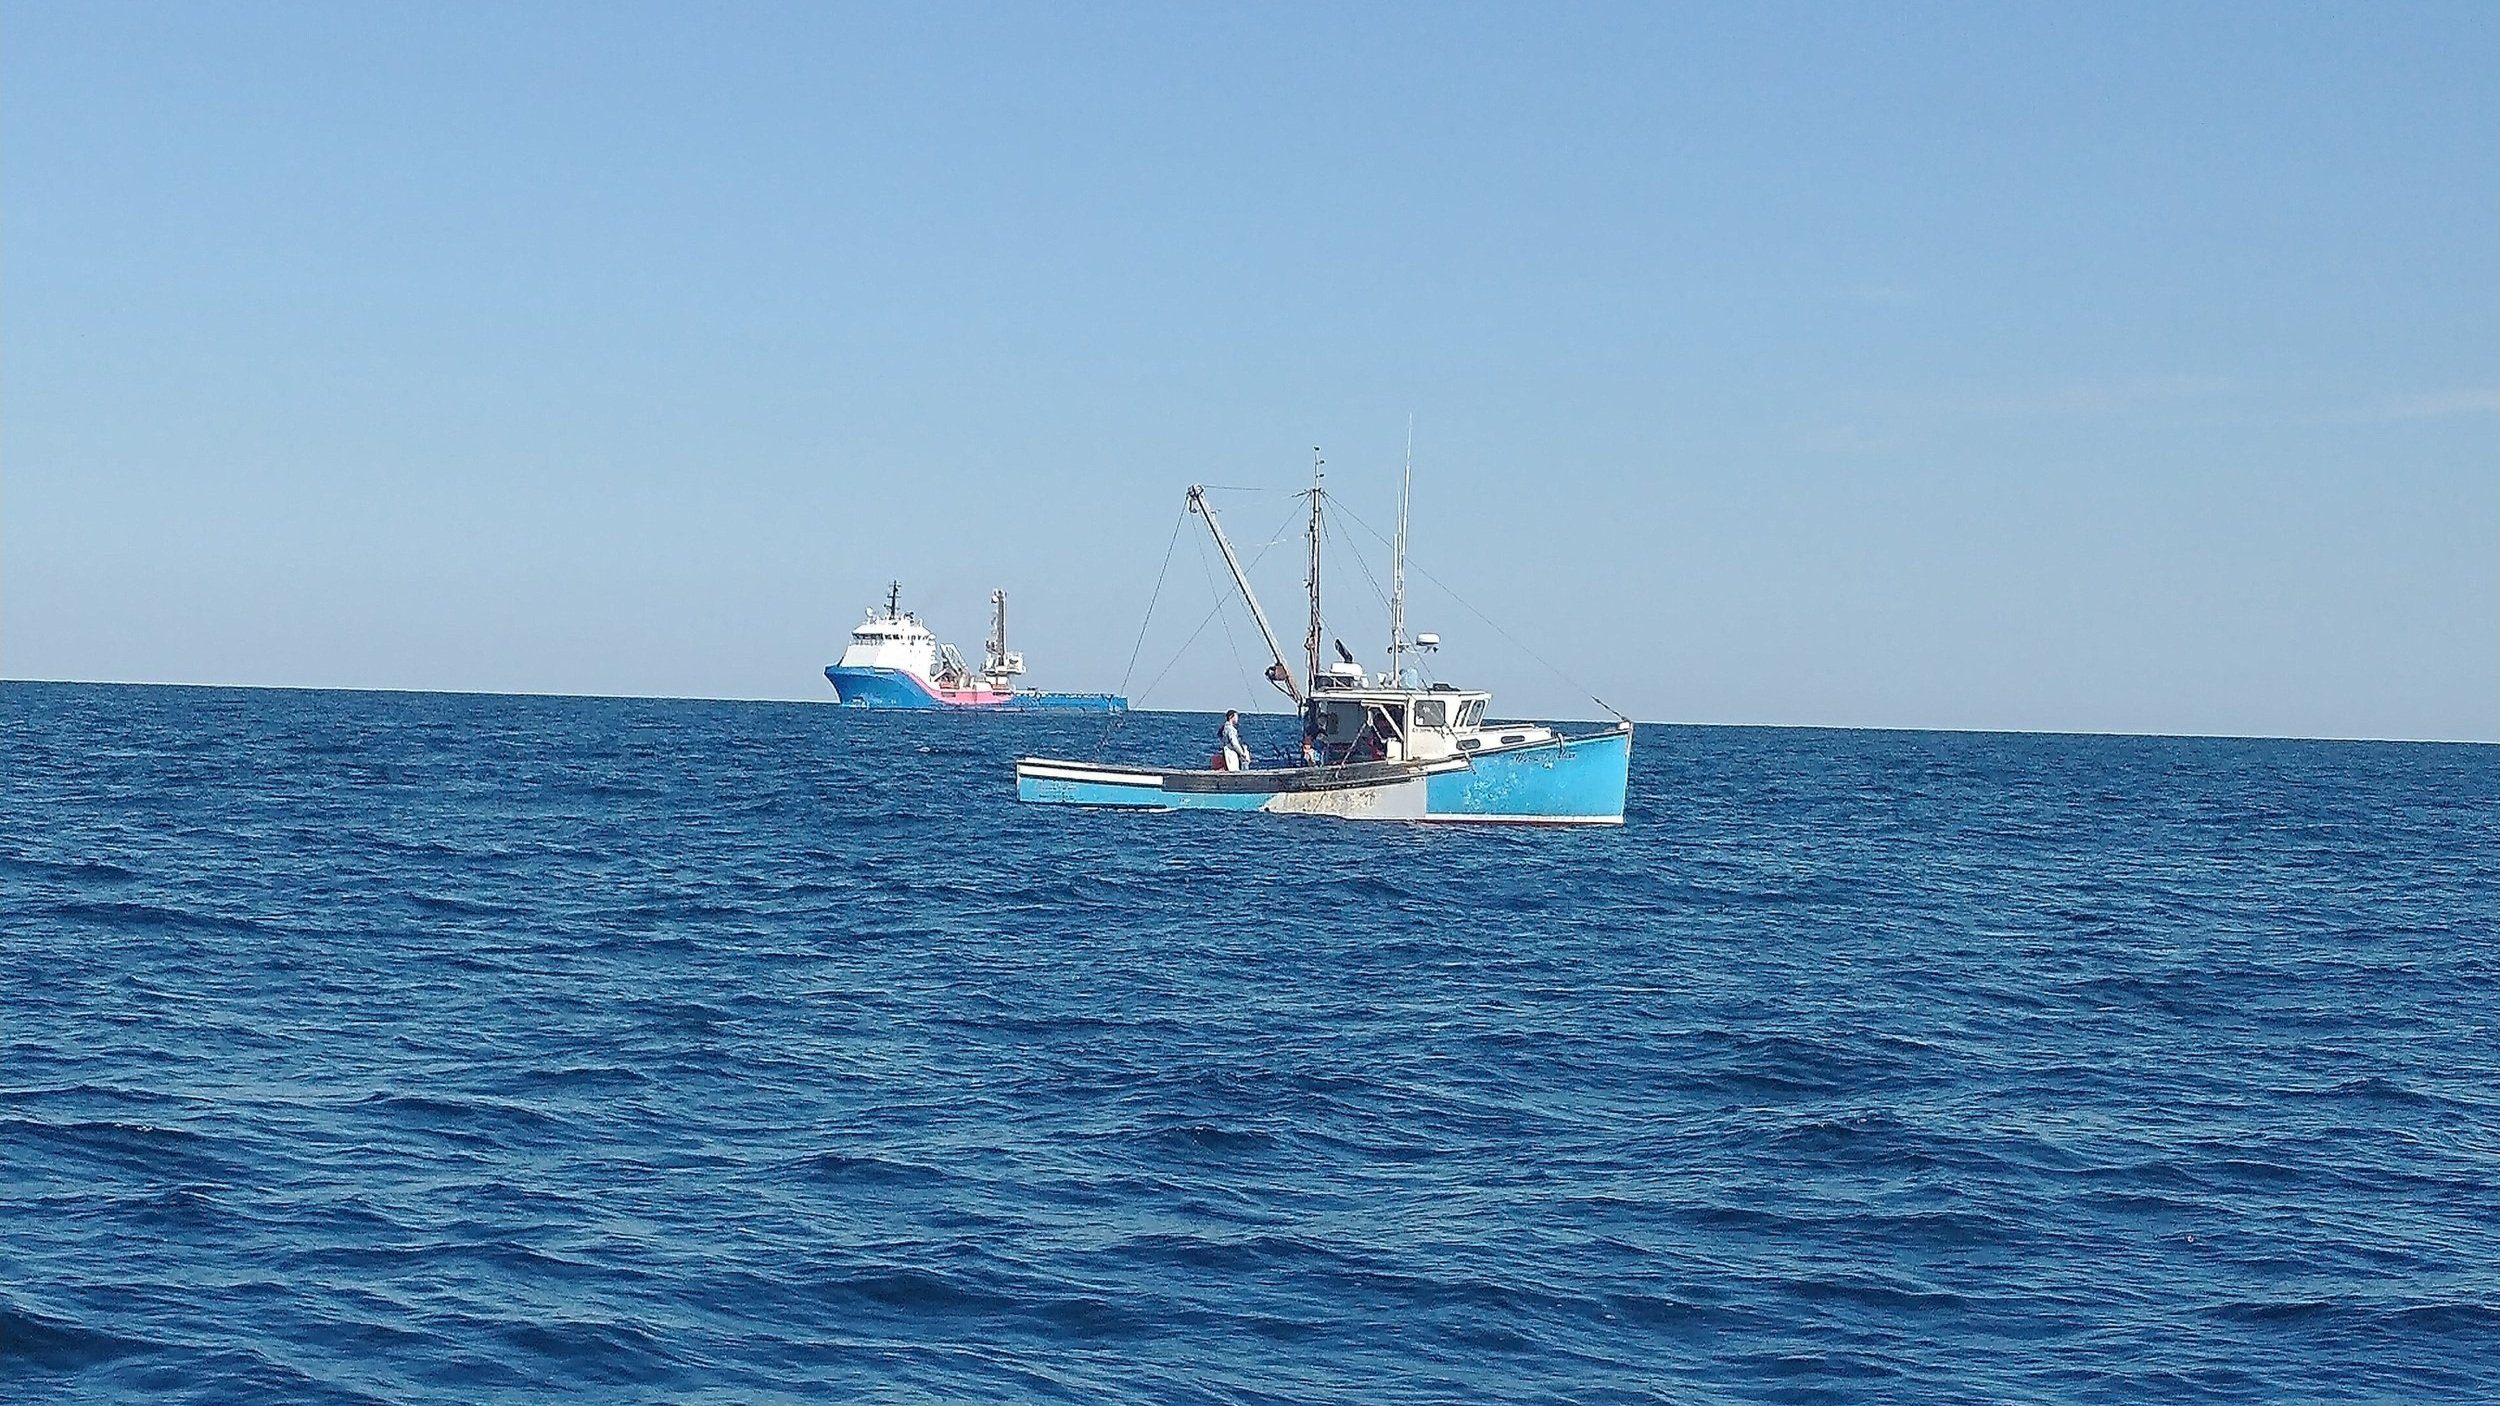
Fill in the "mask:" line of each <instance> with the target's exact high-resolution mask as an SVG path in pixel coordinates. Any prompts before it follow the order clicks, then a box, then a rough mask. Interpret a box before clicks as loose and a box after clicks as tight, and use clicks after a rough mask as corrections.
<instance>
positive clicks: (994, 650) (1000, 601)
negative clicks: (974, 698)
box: [989, 590, 1007, 674]
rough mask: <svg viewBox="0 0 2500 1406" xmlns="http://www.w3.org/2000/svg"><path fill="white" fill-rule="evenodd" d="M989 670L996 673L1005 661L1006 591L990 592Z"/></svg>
mask: <svg viewBox="0 0 2500 1406" xmlns="http://www.w3.org/2000/svg"><path fill="white" fill-rule="evenodd" d="M989 654H990V657H989V671H990V672H991V673H993V674H995V673H997V672H998V671H999V670H1000V669H1001V668H1002V667H1004V666H1005V664H1006V663H1007V593H1006V592H1005V591H1003V590H998V591H992V592H990V649H989Z"/></svg>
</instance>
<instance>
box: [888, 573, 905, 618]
mask: <svg viewBox="0 0 2500 1406" xmlns="http://www.w3.org/2000/svg"><path fill="white" fill-rule="evenodd" d="M885 618H886V619H888V620H900V619H902V618H903V583H902V582H900V581H888V582H887V583H886V586H885Z"/></svg>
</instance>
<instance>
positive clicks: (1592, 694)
mask: <svg viewBox="0 0 2500 1406" xmlns="http://www.w3.org/2000/svg"><path fill="white" fill-rule="evenodd" d="M1337 510H1338V511H1339V512H1342V513H1344V514H1345V515H1346V517H1347V519H1348V520H1350V521H1352V522H1353V523H1354V525H1355V526H1357V527H1360V528H1362V529H1363V530H1364V531H1365V532H1368V533H1370V534H1371V535H1372V540H1373V541H1376V542H1378V543H1379V544H1380V545H1382V546H1384V547H1387V546H1390V542H1389V539H1388V538H1386V537H1383V536H1381V535H1380V531H1379V529H1378V528H1375V527H1373V526H1372V525H1371V524H1370V523H1368V522H1365V521H1363V519H1362V518H1361V517H1359V516H1357V515H1356V514H1355V512H1354V510H1353V509H1351V508H1348V507H1346V505H1345V504H1344V503H1342V502H1340V503H1338V504H1337ZM1392 550H1394V548H1392ZM1356 560H1358V561H1359V560H1361V558H1359V557H1358V558H1356ZM1407 565H1409V566H1412V567H1414V568H1415V571H1416V573H1417V574H1418V575H1421V576H1422V577H1423V578H1424V579H1425V580H1427V581H1430V582H1431V583H1432V584H1434V585H1436V586H1439V587H1440V588H1441V592H1442V594H1444V595H1446V596H1448V597H1449V598H1450V599H1451V600H1454V601H1456V602H1458V604H1459V606H1460V608H1462V609H1464V610H1465V611H1466V612H1467V613H1468V614H1470V615H1473V616H1474V617H1476V618H1477V619H1478V620H1481V621H1483V622H1484V625H1485V628H1487V629H1489V630H1491V631H1492V632H1493V633H1495V634H1497V635H1499V636H1501V637H1502V638H1503V639H1504V640H1507V641H1509V643H1510V646H1511V648H1513V649H1516V650H1518V651H1519V652H1520V653H1522V654H1525V655H1527V656H1528V657H1529V658H1530V659H1533V660H1535V661H1536V662H1537V663H1539V664H1542V665H1544V666H1545V668H1546V669H1547V671H1548V672H1550V673H1552V674H1553V676H1554V677H1555V678H1558V679H1560V680H1562V681H1563V682H1564V683H1567V684H1569V685H1571V686H1572V687H1573V688H1576V689H1578V690H1579V691H1580V692H1582V693H1584V694H1586V695H1588V700H1589V701H1590V702H1591V703H1594V704H1596V705H1597V706H1598V707H1600V708H1603V709H1605V710H1606V711H1607V712H1609V713H1612V714H1614V715H1615V717H1616V718H1617V719H1618V720H1620V721H1623V722H1627V723H1628V722H1630V721H1632V718H1631V715H1630V714H1628V713H1626V712H1624V711H1623V710H1622V709H1620V708H1618V707H1616V706H1615V705H1614V704H1612V703H1609V702H1607V701H1606V700H1605V699H1603V698H1600V697H1598V696H1597V693H1596V691H1595V690H1593V689H1591V688H1590V687H1589V686H1588V685H1587V684H1584V683H1582V682H1580V681H1579V680H1578V679H1576V678H1574V677H1572V676H1571V675H1570V674H1567V673H1565V672H1563V669H1562V666H1561V665H1559V664H1556V663H1555V662H1554V661H1553V660H1551V659H1548V658H1546V657H1545V656H1544V655H1542V654H1539V653H1537V652H1536V651H1535V650H1533V649H1530V648H1529V647H1528V646H1527V645H1526V644H1525V643H1523V642H1522V641H1521V640H1520V639H1519V637H1518V636H1516V635H1514V634H1512V633H1511V632H1510V631H1508V630H1505V629H1503V628H1502V627H1501V625H1500V624H1499V623H1497V622H1496V621H1495V620H1494V619H1493V617H1492V616H1490V615H1487V614H1485V613H1484V612H1483V611H1481V610H1478V609H1476V607H1475V606H1474V605H1472V604H1469V602H1468V600H1467V598H1466V597H1465V596H1462V595H1460V594H1459V593H1458V592H1456V591H1454V590H1451V589H1450V585H1449V583H1448V582H1446V581H1444V580H1442V579H1441V578H1440V577H1438V576H1435V575H1433V574H1432V573H1431V572H1430V571H1427V570H1425V569H1424V568H1423V567H1422V566H1421V565H1419V564H1418V563H1416V562H1415V560H1414V559H1413V558H1411V557H1410V558H1408V560H1407Z"/></svg>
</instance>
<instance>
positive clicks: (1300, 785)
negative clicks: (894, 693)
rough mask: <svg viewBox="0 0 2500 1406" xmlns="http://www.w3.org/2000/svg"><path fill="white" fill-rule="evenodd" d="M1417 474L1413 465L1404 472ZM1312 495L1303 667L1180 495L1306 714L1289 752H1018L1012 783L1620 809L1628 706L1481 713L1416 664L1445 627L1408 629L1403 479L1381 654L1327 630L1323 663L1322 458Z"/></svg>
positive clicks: (1593, 811)
mask: <svg viewBox="0 0 2500 1406" xmlns="http://www.w3.org/2000/svg"><path fill="white" fill-rule="evenodd" d="M1412 482H1413V473H1412V469H1411V467H1410V469H1409V472H1408V474H1407V484H1408V485H1409V486H1410V487H1411V484H1412ZM1307 496H1308V497H1309V499H1310V527H1309V537H1310V553H1311V555H1310V576H1309V578H1308V582H1307V584H1308V586H1309V593H1310V628H1309V632H1308V634H1307V636H1306V638H1305V640H1304V646H1305V650H1306V653H1307V655H1308V658H1307V661H1306V663H1307V668H1306V670H1305V671H1304V672H1303V673H1302V675H1301V676H1300V677H1299V678H1297V677H1296V675H1295V671H1294V670H1293V669H1292V668H1290V667H1289V666H1288V665H1287V664H1286V663H1285V653H1284V649H1283V648H1282V646H1280V645H1279V644H1278V643H1277V640H1276V632H1275V630H1274V629H1273V628H1271V627H1270V626H1269V624H1268V620H1267V613H1266V611H1265V610H1263V609H1262V608H1261V607H1260V605H1259V598H1258V594H1257V593H1256V592H1255V591H1253V590H1252V589H1251V587H1250V579H1249V577H1248V575H1247V574H1246V573H1245V572H1244V571H1243V570H1242V566H1241V562H1240V559H1239V558H1238V557H1236V556H1235V555H1234V552H1233V547H1232V543H1231V542H1230V540H1228V539H1227V538H1226V536H1225V535H1224V528H1223V525H1222V524H1221V523H1219V522H1218V521H1217V520H1216V516H1215V509H1214V507H1213V506H1212V505H1211V504H1209V503H1208V502H1207V499H1206V492H1205V490H1204V489H1203V488H1198V487H1192V488H1191V489H1190V490H1189V493H1188V498H1187V511H1188V512H1190V513H1193V514H1195V515H1197V516H1198V517H1199V518H1201V519H1202V520H1204V522H1205V523H1206V526H1207V531H1208V532H1209V534H1211V535H1212V536H1213V538H1214V539H1215V546H1216V550H1217V552H1218V554H1219V555H1220V556H1222V558H1223V560H1224V564H1225V566H1226V567H1227V568H1228V569H1230V571H1231V572H1232V576H1233V583H1234V585H1235V586H1237V587H1238V588H1239V589H1240V592H1241V597H1242V600H1243V602H1244V603H1245V604H1246V605H1247V606H1248V608H1249V613H1250V617H1251V620H1252V621H1253V622H1254V623H1255V624H1256V625H1257V626H1258V630H1259V635H1260V638H1261V639H1262V640H1264V641H1265V643H1266V645H1267V649H1268V654H1269V656H1270V657H1271V658H1272V660H1273V661H1274V662H1273V663H1271V664H1270V665H1269V667H1268V670H1267V678H1268V681H1269V682H1271V683H1273V684H1275V685H1276V686H1277V687H1278V688H1280V689H1282V690H1283V691H1284V692H1285V693H1286V694H1287V695H1288V696H1289V697H1291V698H1292V699H1293V701H1294V704H1295V707H1296V710H1297V712H1298V713H1299V715H1300V717H1301V719H1302V735H1303V745H1302V751H1301V760H1300V764H1298V765H1293V766H1283V767H1273V768H1267V769H1256V768H1236V767H1234V766H1230V765H1217V766H1212V767H1206V768H1199V767H1141V766H1126V765H1117V764H1108V763H1103V762H1099V761H1072V760H1066V759H1061V758H1052V757H1026V758H1024V759H1022V760H1020V761H1018V762H1017V763H1016V798H1017V799H1018V800H1020V801H1031V802H1037V803H1040V804H1046V805H1075V806H1097V807H1105V808H1112V809H1128V810H1257V811H1268V812H1271V813H1274V814H1280V815H1330V816H1337V817H1340V818H1343V819H1348V820H1408V821H1457V822H1469V823H1482V824H1526V825H1620V824H1622V823H1623V801H1624V792H1625V789H1626V786H1627V784H1628V782H1629V779H1630V774H1631V766H1632V722H1631V720H1630V719H1629V718H1624V717H1621V716H1620V715H1618V717H1617V719H1616V721H1615V722H1614V723H1613V724H1611V725H1607V726H1602V727H1599V728H1597V729H1595V730H1588V731H1580V732H1576V733H1574V732H1566V731H1564V730H1563V729H1561V728H1558V727H1554V726H1550V725H1547V724H1541V723H1515V722H1497V721H1490V720H1488V719H1487V717H1486V713H1487V710H1488V709H1489V708H1490V707H1491V705H1492V695H1491V694H1489V693H1486V692H1484V691H1482V690H1478V689H1466V688H1460V687H1457V686H1455V685H1451V684H1447V683H1440V682H1428V681H1427V680H1426V679H1425V678H1424V676H1423V675H1424V670H1423V668H1422V667H1421V666H1422V663H1423V661H1425V660H1427V659H1429V658H1430V656H1432V655H1433V654H1434V653H1435V651H1436V650H1437V649H1438V647H1439V645H1440V640H1439V638H1438V637H1437V636H1435V635H1432V634H1417V635H1415V636H1413V637H1411V638H1410V637H1409V636H1408V635H1407V633H1406V497H1407V493H1406V491H1405V490H1401V492H1400V495H1399V504H1398V527H1397V536H1396V540H1395V542H1394V543H1393V544H1392V547H1391V567H1390V574H1391V579H1392V589H1391V594H1390V602H1389V615H1390V624H1389V651H1388V667H1387V668H1386V669H1384V670H1382V671H1380V672H1379V673H1377V674H1373V673H1371V672H1369V671H1367V670H1366V669H1364V667H1363V666H1362V665H1361V664H1360V663H1358V662H1356V660H1355V658H1354V656H1353V654H1352V653H1351V652H1350V651H1348V650H1347V649H1346V647H1345V645H1344V643H1343V642H1342V641H1338V642H1337V643H1336V658H1335V659H1334V660H1333V661H1331V662H1328V663H1326V664H1323V663H1322V661H1321V654H1320V646H1321V642H1322V641H1323V639H1325V638H1326V635H1325V633H1324V631H1323V629H1322V625H1321V619H1320V590H1319V582H1320V543H1321V540H1322V529H1321V522H1322V514H1323V512H1324V510H1325V509H1324V505H1325V503H1326V501H1327V495H1326V494H1325V493H1324V492H1323V490H1322V486H1321V474H1320V472H1319V467H1318V465H1317V464H1315V465H1314V467H1313V474H1312V484H1311V489H1310V492H1309V494H1308V495H1307ZM1410 660H1412V661H1413V662H1412V663H1410ZM1216 760H1217V761H1218V762H1219V763H1220V762H1223V761H1224V760H1225V758H1224V757H1222V756H1219V757H1218V758H1216Z"/></svg>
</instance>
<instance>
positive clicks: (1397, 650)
mask: <svg viewBox="0 0 2500 1406" xmlns="http://www.w3.org/2000/svg"><path fill="white" fill-rule="evenodd" d="M1413 496H1415V417H1414V416H1413V415H1411V414H1410V415H1408V416H1407V417H1406V476H1405V478H1404V479H1403V480H1401V481H1400V482H1399V484H1398V538H1397V544H1396V545H1395V546H1393V547H1391V548H1390V549H1389V558H1390V559H1389V682H1390V684H1391V685H1392V686H1394V687H1397V688H1404V687H1405V686H1406V673H1405V671H1404V669H1403V668H1401V667H1400V666H1401V664H1402V663H1403V661H1404V659H1405V655H1406V502H1407V500H1408V499H1409V498H1412V497H1413Z"/></svg>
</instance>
